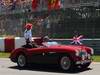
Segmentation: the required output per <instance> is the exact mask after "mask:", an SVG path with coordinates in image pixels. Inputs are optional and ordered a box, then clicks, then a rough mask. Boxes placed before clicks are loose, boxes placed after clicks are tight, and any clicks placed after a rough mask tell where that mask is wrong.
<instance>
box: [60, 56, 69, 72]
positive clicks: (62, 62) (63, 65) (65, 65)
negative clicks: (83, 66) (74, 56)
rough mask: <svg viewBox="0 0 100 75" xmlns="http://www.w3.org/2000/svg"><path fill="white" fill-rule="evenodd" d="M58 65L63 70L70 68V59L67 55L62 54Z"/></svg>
mask: <svg viewBox="0 0 100 75" xmlns="http://www.w3.org/2000/svg"><path fill="white" fill-rule="evenodd" d="M60 65H61V68H62V69H63V70H69V69H70V68H71V61H70V59H69V57H67V56H63V57H62V58H61V60H60Z"/></svg>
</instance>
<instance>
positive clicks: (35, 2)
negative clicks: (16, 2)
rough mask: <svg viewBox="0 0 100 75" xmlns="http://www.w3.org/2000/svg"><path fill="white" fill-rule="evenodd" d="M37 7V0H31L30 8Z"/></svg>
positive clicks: (34, 8)
mask: <svg viewBox="0 0 100 75" xmlns="http://www.w3.org/2000/svg"><path fill="white" fill-rule="evenodd" d="M37 7H38V0H33V1H32V9H33V10H36V8H37Z"/></svg>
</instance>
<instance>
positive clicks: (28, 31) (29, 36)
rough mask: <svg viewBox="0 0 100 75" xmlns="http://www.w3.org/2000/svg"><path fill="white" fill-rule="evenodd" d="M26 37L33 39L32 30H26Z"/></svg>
mask: <svg viewBox="0 0 100 75" xmlns="http://www.w3.org/2000/svg"><path fill="white" fill-rule="evenodd" d="M24 37H25V39H29V40H30V41H32V31H31V30H27V29H26V30H25V31H24Z"/></svg>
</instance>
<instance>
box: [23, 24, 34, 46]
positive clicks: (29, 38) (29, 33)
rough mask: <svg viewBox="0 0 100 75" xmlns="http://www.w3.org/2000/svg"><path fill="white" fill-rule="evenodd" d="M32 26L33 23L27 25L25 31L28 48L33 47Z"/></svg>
mask: <svg viewBox="0 0 100 75" xmlns="http://www.w3.org/2000/svg"><path fill="white" fill-rule="evenodd" d="M31 30H32V24H31V23H27V24H26V25H25V31H24V38H25V40H26V46H30V47H31V46H32V41H33V39H32V31H31Z"/></svg>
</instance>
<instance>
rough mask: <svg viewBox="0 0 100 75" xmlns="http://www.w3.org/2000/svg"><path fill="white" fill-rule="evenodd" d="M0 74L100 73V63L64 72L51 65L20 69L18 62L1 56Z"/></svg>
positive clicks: (54, 74)
mask: <svg viewBox="0 0 100 75" xmlns="http://www.w3.org/2000/svg"><path fill="white" fill-rule="evenodd" d="M0 75H100V63H95V62H93V63H92V64H91V65H90V67H89V68H87V69H85V70H80V69H77V70H76V69H75V70H73V71H68V72H64V71H61V70H60V69H58V68H57V67H54V66H51V65H50V66H48V65H33V66H32V67H31V66H30V67H28V68H24V69H19V68H18V67H17V64H16V63H13V62H11V61H10V60H9V59H8V58H0Z"/></svg>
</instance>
